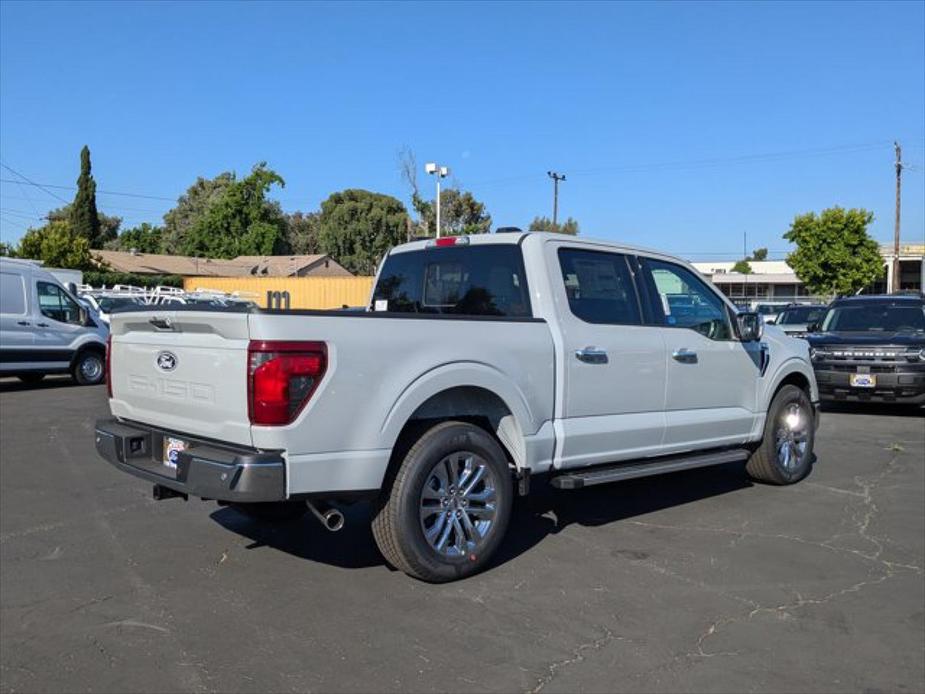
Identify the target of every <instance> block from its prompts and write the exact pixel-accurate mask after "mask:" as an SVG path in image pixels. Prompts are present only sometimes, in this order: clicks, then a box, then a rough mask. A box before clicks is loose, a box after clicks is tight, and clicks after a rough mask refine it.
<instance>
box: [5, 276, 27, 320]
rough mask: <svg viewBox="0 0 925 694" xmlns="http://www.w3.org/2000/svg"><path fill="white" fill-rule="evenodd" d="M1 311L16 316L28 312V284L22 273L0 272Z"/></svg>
mask: <svg viewBox="0 0 925 694" xmlns="http://www.w3.org/2000/svg"><path fill="white" fill-rule="evenodd" d="M0 313H6V314H10V315H15V316H22V315H24V314H25V313H26V286H25V284H23V281H22V277H21V276H20V275H17V274H14V273H12V272H0Z"/></svg>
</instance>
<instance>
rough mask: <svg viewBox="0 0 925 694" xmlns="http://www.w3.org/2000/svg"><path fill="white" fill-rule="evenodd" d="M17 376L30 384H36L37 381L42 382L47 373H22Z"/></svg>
mask: <svg viewBox="0 0 925 694" xmlns="http://www.w3.org/2000/svg"><path fill="white" fill-rule="evenodd" d="M17 378H19V380H20V381H22V382H23V383H26V384H28V385H30V386H34V385H35V384H36V383H40V382H41V381H42V379H43V378H45V374H20V375H19V376H18V377H17Z"/></svg>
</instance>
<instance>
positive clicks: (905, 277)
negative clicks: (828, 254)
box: [693, 244, 925, 303]
mask: <svg viewBox="0 0 925 694" xmlns="http://www.w3.org/2000/svg"><path fill="white" fill-rule="evenodd" d="M880 254H881V255H882V256H883V262H884V274H883V279H882V280H879V281H877V282H875V283H874V284H873V285H872V286H871V287H869V288H868V289H867V290H865V291H864V293H865V294H878V293H883V292H886V291H888V289H889V288H890V287H892V284H893V282H892V279H893V248H892V246H890V247H886V246H883V247H881V248H880ZM899 262H900V268H901V273H900V279H901V281H900V284H899V286H898V287H896V291H901V290H916V291H922V288H923V287H925V244H904V245H902V246H900V247H899ZM734 265H735V263H734V262H717V261H706V262H696V263H693V266H694V267H695V268H697V269H698V270H699V271H700V272H702V273H703V274H704V275H706V276H707V277H708V278H709V279H710V280H711V281H712V282H713V284H715V285H716V286H717V287H719V288H720V289H721V290H722V292H723V293H724V294H725V295H726V296H728V297H730V298H731V299H732V300H733V301H735V302H736V303H748V302H750V301H755V300H766V301H793V300H796V299H800V300H803V301H806V300H807V299H819V300H828V299H829V298H831V297H811V296H810V294H809V292H808V291H807V290H806V287H804V286H803V283H802V282H800V280H799V278H798V277H797V276H796V273H794V272H793V270H792V269H791V267H790V266H789V265H788V264H787V263H786V262H785V261H783V260H760V261H759V260H754V261H751V262H750V263H749V265H750V266H751V268H752V274H749V275H744V274H742V273H739V272H732V267H733V266H734Z"/></svg>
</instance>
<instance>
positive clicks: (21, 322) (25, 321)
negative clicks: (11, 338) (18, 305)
mask: <svg viewBox="0 0 925 694" xmlns="http://www.w3.org/2000/svg"><path fill="white" fill-rule="evenodd" d="M16 325H31V324H30V323H29V321H27V320H18V321H16Z"/></svg>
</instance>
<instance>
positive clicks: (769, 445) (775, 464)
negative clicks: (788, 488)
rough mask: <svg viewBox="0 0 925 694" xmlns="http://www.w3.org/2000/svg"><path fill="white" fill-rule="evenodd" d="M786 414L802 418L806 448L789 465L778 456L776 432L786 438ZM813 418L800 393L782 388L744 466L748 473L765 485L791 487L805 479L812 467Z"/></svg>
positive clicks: (810, 406)
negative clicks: (762, 432) (791, 413)
mask: <svg viewBox="0 0 925 694" xmlns="http://www.w3.org/2000/svg"><path fill="white" fill-rule="evenodd" d="M789 412H798V413H799V415H798V416H799V417H801V418H805V420H804V421H801V422H800V424H801V425H803V426H805V442H806V447H805V450H804V452H803V453H802V454H800V455H799V456H797V458H796V460H797V462H795V463H794V464H793V465H792V466H787V465H785V464H784V463H783V462H782V461H781V460H780V458H779V456H778V433H779V432H782V433H783V434H782V435H783V436H785V437H786V436H787V435H788V434H789V433H790V431H792V427H788V425H787V422H786V418H787V416H788V413H789ZM814 417H815V413H814V412H813V406H812V403H811V402H810V400H809V396H807V395H806V392H805V391H804V390H802V389H801V388H798V387H796V386H791V385H786V386H784V387H782V388H781V389H780V390H779V391H777V394H776V395H775V396H774V399H773V400H772V401H771V406H770V407H769V408H768V418H767V420H766V421H765V424H764V437H763V438H762V439H761V443H760V444H759V445H758V448H756V449H755V451H754V452H753V453H752V455H751V457H750V458H749V459H748V462H747V463H746V465H745V469H746V471H747V472H748V474H749V475H750V476H751V477H752V478H754V479H756V480H759V481H761V482H767V483H769V484H794V483H795V482H799V481H800V480H801V479H803V478H804V477H806V475H808V474H809V471H810V469H811V468H812V464H813V444H814V443H815V434H816V422H815V419H814ZM791 450H792V449H791Z"/></svg>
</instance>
